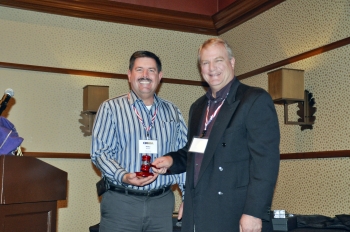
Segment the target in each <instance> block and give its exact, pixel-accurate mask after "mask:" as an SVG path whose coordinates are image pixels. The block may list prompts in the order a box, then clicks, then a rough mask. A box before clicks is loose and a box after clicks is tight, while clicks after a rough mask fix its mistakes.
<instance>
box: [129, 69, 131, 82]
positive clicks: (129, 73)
mask: <svg viewBox="0 0 350 232" xmlns="http://www.w3.org/2000/svg"><path fill="white" fill-rule="evenodd" d="M130 77H131V71H130V69H129V70H128V80H129V82H130Z"/></svg>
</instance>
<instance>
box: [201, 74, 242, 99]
mask: <svg viewBox="0 0 350 232" xmlns="http://www.w3.org/2000/svg"><path fill="white" fill-rule="evenodd" d="M234 79H236V77H234V78H233V79H232V80H231V81H230V82H229V83H227V84H226V85H225V86H224V87H223V88H222V89H220V90H219V91H217V92H216V98H214V97H213V94H212V93H213V92H212V90H211V88H209V89H208V91H207V93H206V96H207V98H208V99H209V100H211V101H212V100H218V101H222V100H224V99H225V98H226V96H227V95H228V93H229V92H230V89H231V85H232V83H233V80H234Z"/></svg>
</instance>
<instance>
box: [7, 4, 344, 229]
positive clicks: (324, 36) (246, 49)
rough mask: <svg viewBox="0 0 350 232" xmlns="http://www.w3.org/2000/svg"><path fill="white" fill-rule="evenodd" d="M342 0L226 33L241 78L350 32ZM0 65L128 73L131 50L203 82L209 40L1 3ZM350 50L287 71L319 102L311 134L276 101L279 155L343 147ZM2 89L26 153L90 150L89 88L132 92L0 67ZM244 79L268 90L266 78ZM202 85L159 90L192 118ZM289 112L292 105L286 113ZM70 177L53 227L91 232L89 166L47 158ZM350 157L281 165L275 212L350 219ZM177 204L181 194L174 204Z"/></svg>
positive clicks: (266, 16)
mask: <svg viewBox="0 0 350 232" xmlns="http://www.w3.org/2000/svg"><path fill="white" fill-rule="evenodd" d="M349 16H350V4H349V2H348V0H337V1H335V2H331V1H329V2H327V1H322V0H288V1H285V2H283V3H281V4H279V5H278V6H276V7H274V8H272V9H271V10H269V11H267V12H265V13H263V14H262V15H260V16H258V17H257V18H254V19H252V20H249V21H248V22H246V23H244V24H243V25H241V26H239V27H237V28H234V29H232V30H231V31H229V32H227V33H225V34H223V35H222V36H221V37H222V38H224V39H226V40H227V41H229V43H230V44H231V45H232V47H233V50H234V54H235V57H236V67H237V70H236V71H237V74H243V73H246V72H248V71H251V70H254V69H257V68H260V67H263V66H266V65H268V64H271V63H274V62H277V61H280V60H283V59H286V58H288V57H291V56H294V55H296V54H300V53H302V52H305V51H308V50H311V49H314V48H317V47H320V46H323V45H326V44H329V43H332V42H334V41H338V40H340V39H343V38H346V37H349V36H350V28H349V25H350V17H349ZM0 30H1V33H0V62H12V63H22V64H32V65H41V66H51V67H59V68H71V69H82V70H89V71H101V72H111V73H126V72H127V66H128V59H129V57H130V55H131V53H133V52H134V51H135V50H139V49H145V50H151V51H153V52H155V53H156V54H158V55H159V56H160V57H161V59H162V61H163V67H164V76H165V77H167V78H178V79H186V80H196V81H198V80H200V76H199V74H198V70H197V67H196V52H197V48H198V46H199V45H200V44H201V43H202V41H204V40H205V39H207V38H208V36H205V35H196V34H192V33H182V32H173V31H167V30H160V29H152V28H145V27H136V26H129V25H121V24H113V23H108V22H98V21H93V20H85V19H78V18H72V17H64V16H57V15H49V14H44V13H37V12H31V11H24V10H18V9H12V8H7V7H0ZM349 53H350V47H349V45H348V46H344V47H342V48H339V49H336V50H332V51H330V52H327V53H323V54H321V55H318V56H314V57H311V58H308V59H305V60H303V61H299V62H296V63H293V64H290V65H288V66H287V67H288V68H296V69H303V70H305V87H306V89H308V90H310V91H311V92H312V93H313V94H314V97H315V101H316V107H317V112H316V123H315V125H314V129H313V130H306V131H302V132H301V131H300V127H299V126H292V125H284V124H283V121H282V119H283V107H282V106H278V105H276V109H277V111H278V114H279V119H280V128H281V137H282V138H281V146H280V149H281V153H294V152H309V151H329V150H349V135H350V121H349V118H348V117H347V115H350V112H349V111H350V108H349V107H348V105H349V104H348V102H349V100H350V99H349V98H350V95H349V93H348V88H349V87H350V79H349V77H350V76H349V73H350V70H349V67H350V60H349V55H348V54H349ZM0 79H1V82H0V90H1V89H3V90H5V89H6V88H9V87H10V88H13V89H14V91H15V96H14V98H13V100H14V105H12V106H11V108H10V111H9V115H7V117H8V119H9V120H10V121H12V122H13V123H14V124H15V125H16V127H17V129H18V131H19V133H20V135H21V136H22V137H24V142H23V147H24V148H25V149H26V150H27V151H30V152H35V151H38V152H44V151H45V152H70V153H72V152H77V153H88V152H89V149H90V142H91V141H90V140H91V137H88V136H87V137H84V136H83V133H82V132H81V130H80V128H79V127H80V126H81V124H80V123H79V119H81V117H80V112H81V110H82V94H83V91H82V90H83V87H84V86H85V85H108V86H109V90H110V97H113V96H117V95H120V94H123V93H125V92H126V91H128V83H127V81H126V80H116V79H109V78H96V77H86V76H74V75H64V74H53V73H42V72H32V71H21V70H11V69H4V68H0ZM243 82H244V83H247V84H250V85H255V86H260V87H263V88H265V89H266V88H267V75H266V74H260V75H257V76H254V77H251V78H248V79H245V80H243ZM203 93H204V89H203V88H202V87H196V86H181V85H176V84H163V85H162V86H161V88H160V91H159V95H160V96H161V97H164V98H166V99H168V100H170V101H172V102H174V103H175V104H176V105H178V106H179V108H180V109H181V111H182V113H183V115H184V117H185V119H187V118H188V109H189V106H190V103H192V102H193V101H194V100H195V99H197V98H198V97H199V96H200V95H202V94H203ZM290 111H291V112H292V111H293V109H290ZM43 160H44V161H45V162H48V163H50V164H52V165H54V166H56V167H58V168H60V169H62V170H64V171H66V172H68V181H69V187H68V188H69V191H68V199H67V201H62V202H60V204H59V214H58V231H59V232H61V231H77V232H79V231H82V232H83V231H87V230H88V227H89V226H90V225H93V224H96V223H97V222H98V220H99V199H98V198H97V195H96V192H95V183H96V181H97V180H98V179H99V173H98V171H96V170H95V169H94V168H93V166H92V164H91V162H90V160H79V159H43ZM349 167H350V159H348V158H334V159H310V160H283V161H281V166H280V175H279V179H278V184H277V187H276V191H275V197H274V202H273V208H274V209H286V210H287V211H289V212H291V213H302V214H313V213H317V214H323V215H329V216H333V215H335V214H341V213H348V214H349V213H350V212H349V210H348V209H349V208H350V202H349V198H348V194H347V193H349V192H350V177H349V176H350V175H349V171H350V170H349ZM176 203H177V205H178V204H179V198H177V201H176Z"/></svg>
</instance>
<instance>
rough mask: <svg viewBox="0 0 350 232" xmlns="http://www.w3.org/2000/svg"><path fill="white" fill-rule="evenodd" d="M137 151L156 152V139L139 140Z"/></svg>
mask: <svg viewBox="0 0 350 232" xmlns="http://www.w3.org/2000/svg"><path fill="white" fill-rule="evenodd" d="M139 153H146V154H152V153H153V154H157V153H158V152H157V140H139Z"/></svg>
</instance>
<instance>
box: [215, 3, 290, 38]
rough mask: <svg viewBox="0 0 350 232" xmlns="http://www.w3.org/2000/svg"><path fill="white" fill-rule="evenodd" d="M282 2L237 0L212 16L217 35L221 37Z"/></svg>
mask: <svg viewBox="0 0 350 232" xmlns="http://www.w3.org/2000/svg"><path fill="white" fill-rule="evenodd" d="M284 1H285V0H250V1H246V0H237V1H235V2H234V3H232V4H230V5H229V6H228V7H226V8H225V9H223V10H221V11H219V12H218V13H216V14H214V15H213V16H212V17H213V22H214V25H215V28H216V31H217V34H218V35H221V34H223V33H225V32H227V31H229V30H231V29H232V28H235V27H237V26H239V25H241V24H242V23H244V22H246V21H248V20H250V19H252V18H254V17H256V16H258V15H259V14H261V13H263V12H265V11H267V10H269V9H271V8H272V7H274V6H276V5H278V4H280V3H282V2H284Z"/></svg>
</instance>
